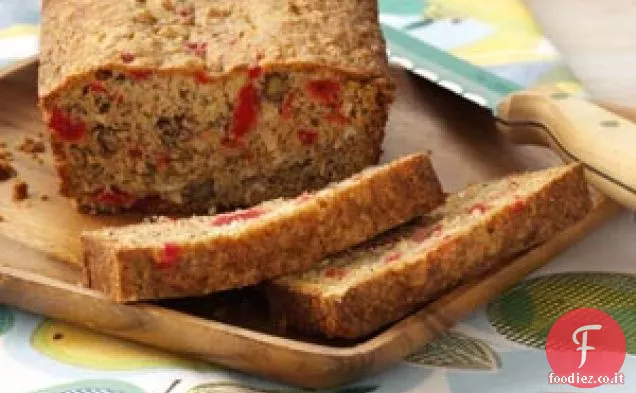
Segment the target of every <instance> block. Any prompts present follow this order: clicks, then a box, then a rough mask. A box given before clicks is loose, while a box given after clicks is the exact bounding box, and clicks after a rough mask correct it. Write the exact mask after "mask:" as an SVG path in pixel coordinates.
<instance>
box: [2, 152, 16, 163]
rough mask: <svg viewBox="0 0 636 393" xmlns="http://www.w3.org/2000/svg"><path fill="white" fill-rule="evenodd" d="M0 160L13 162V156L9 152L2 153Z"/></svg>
mask: <svg viewBox="0 0 636 393" xmlns="http://www.w3.org/2000/svg"><path fill="white" fill-rule="evenodd" d="M0 160H4V161H13V154H12V153H11V152H9V151H0Z"/></svg>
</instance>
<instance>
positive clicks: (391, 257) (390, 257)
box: [384, 251, 402, 263]
mask: <svg viewBox="0 0 636 393" xmlns="http://www.w3.org/2000/svg"><path fill="white" fill-rule="evenodd" d="M400 258H402V253H401V252H400V251H395V252H392V253H391V254H389V255H387V256H386V257H384V263H391V262H395V261H397V260H398V259H400Z"/></svg>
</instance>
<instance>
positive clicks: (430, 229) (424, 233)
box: [411, 224, 442, 243]
mask: <svg viewBox="0 0 636 393" xmlns="http://www.w3.org/2000/svg"><path fill="white" fill-rule="evenodd" d="M441 231H442V225H441V224H435V225H433V226H425V227H419V228H417V229H416V230H415V231H414V232H413V234H412V235H411V239H412V240H413V241H416V242H418V243H421V242H423V241H425V240H426V239H428V238H430V237H431V236H433V235H435V236H437V235H439V234H440V233H441Z"/></svg>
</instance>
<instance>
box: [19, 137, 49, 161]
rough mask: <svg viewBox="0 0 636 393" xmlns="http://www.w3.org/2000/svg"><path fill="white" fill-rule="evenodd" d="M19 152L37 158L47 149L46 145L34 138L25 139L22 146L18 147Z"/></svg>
mask: <svg viewBox="0 0 636 393" xmlns="http://www.w3.org/2000/svg"><path fill="white" fill-rule="evenodd" d="M18 150H20V151H22V152H25V153H32V154H33V158H36V154H37V153H44V152H45V151H46V147H45V145H44V142H42V141H36V140H35V139H33V138H30V137H26V138H24V141H22V144H21V145H20V146H18Z"/></svg>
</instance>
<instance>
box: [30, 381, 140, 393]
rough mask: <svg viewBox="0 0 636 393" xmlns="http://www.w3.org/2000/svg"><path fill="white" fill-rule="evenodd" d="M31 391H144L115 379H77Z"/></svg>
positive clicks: (106, 392)
mask: <svg viewBox="0 0 636 393" xmlns="http://www.w3.org/2000/svg"><path fill="white" fill-rule="evenodd" d="M32 393H146V392H145V391H143V390H141V389H140V388H138V387H137V386H135V385H131V384H129V383H125V382H120V381H115V380H89V381H79V382H74V383H70V384H66V385H59V386H54V387H52V388H47V389H43V390H38V391H35V392H32Z"/></svg>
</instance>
